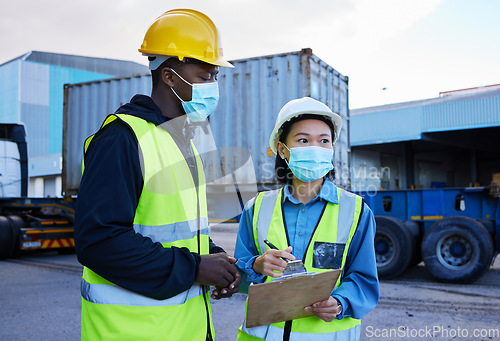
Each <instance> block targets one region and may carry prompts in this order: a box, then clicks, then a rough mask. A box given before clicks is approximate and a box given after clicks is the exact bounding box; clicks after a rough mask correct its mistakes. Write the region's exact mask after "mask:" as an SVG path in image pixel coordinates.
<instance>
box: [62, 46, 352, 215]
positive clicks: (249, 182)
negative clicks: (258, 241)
mask: <svg viewBox="0 0 500 341" xmlns="http://www.w3.org/2000/svg"><path fill="white" fill-rule="evenodd" d="M231 63H233V65H234V68H220V70H219V72H220V73H219V75H218V82H219V88H220V100H219V105H218V107H217V109H216V111H215V112H214V113H213V114H212V115H211V116H210V118H209V119H210V126H209V127H208V126H205V127H203V129H198V132H197V135H196V137H195V139H194V143H195V145H196V147H197V148H198V150H199V151H200V153H201V157H202V159H203V162H204V165H205V173H206V174H207V182H208V183H207V199H208V210H209V212H208V214H209V219H210V220H211V221H212V222H216V221H227V220H228V219H230V218H234V217H236V216H237V215H238V214H239V213H241V210H242V207H241V206H242V203H245V202H246V201H247V200H249V199H250V198H252V197H253V196H255V194H256V192H257V191H260V190H265V189H272V188H275V187H276V186H278V183H277V182H276V179H275V175H274V164H275V156H274V154H273V153H272V152H271V150H270V148H269V146H268V141H269V136H270V134H271V131H272V129H273V127H274V123H275V121H276V117H277V115H278V113H279V110H280V109H281V107H282V106H283V105H284V104H285V103H286V102H288V101H289V100H291V99H295V98H299V97H304V96H310V97H313V98H316V99H318V100H320V101H322V102H324V103H325V104H326V105H328V106H329V107H330V108H331V109H332V110H333V111H334V112H336V113H338V114H339V115H340V116H341V117H342V121H343V122H342V133H341V134H340V137H339V140H338V141H337V143H336V144H335V150H334V155H335V160H334V162H335V167H336V170H337V172H336V179H335V183H336V184H337V185H339V186H341V187H344V188H348V187H349V186H350V181H349V180H350V178H349V159H350V158H349V154H350V147H349V111H348V78H347V77H345V76H343V75H341V74H340V73H339V72H338V71H336V70H335V69H334V68H333V67H331V66H330V65H328V64H327V63H325V62H324V61H322V60H321V59H320V58H318V57H317V56H315V55H314V54H313V53H312V50H311V49H303V50H301V51H296V52H290V53H282V54H275V55H269V56H260V57H254V58H246V59H240V60H234V61H231ZM150 92H151V76H150V75H149V74H147V75H136V76H131V77H125V78H117V79H106V80H101V81H94V82H87V83H79V84H71V85H69V84H68V85H66V86H65V96H64V129H65V132H64V135H63V192H64V193H65V195H76V194H77V193H78V185H79V182H80V178H81V173H80V170H81V160H82V145H83V141H84V140H85V138H86V137H88V136H89V135H91V134H93V133H94V132H95V131H97V129H98V128H99V126H100V125H101V123H102V122H103V121H104V119H105V117H106V116H107V115H109V114H111V113H113V112H114V111H115V110H116V109H117V108H118V107H119V106H120V104H124V103H127V102H128V101H129V100H130V98H132V96H133V95H135V94H149V93H150ZM216 148H217V151H215V149H216ZM243 165H245V166H244V167H242V166H243ZM235 183H236V188H235ZM237 194H239V195H237Z"/></svg>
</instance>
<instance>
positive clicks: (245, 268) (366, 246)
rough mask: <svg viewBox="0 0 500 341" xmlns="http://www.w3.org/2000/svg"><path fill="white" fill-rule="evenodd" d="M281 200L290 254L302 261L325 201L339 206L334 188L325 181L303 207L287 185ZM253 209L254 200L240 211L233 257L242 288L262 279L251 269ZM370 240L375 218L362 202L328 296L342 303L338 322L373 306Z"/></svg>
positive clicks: (376, 294) (375, 296)
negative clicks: (338, 277) (337, 282)
mask: <svg viewBox="0 0 500 341" xmlns="http://www.w3.org/2000/svg"><path fill="white" fill-rule="evenodd" d="M282 200H283V209H284V216H285V224H286V228H287V232H288V237H289V240H290V244H291V246H292V248H293V249H292V254H293V255H294V256H295V258H296V259H302V258H303V257H304V254H305V252H306V249H307V245H308V244H309V240H310V239H311V237H312V233H313V231H314V228H315V227H316V225H317V223H318V221H319V218H320V216H321V212H322V211H323V208H324V206H325V204H326V202H331V203H333V204H337V205H338V204H339V201H338V197H337V186H335V185H334V184H333V183H332V182H331V181H330V180H329V179H326V180H325V182H324V183H323V186H322V187H321V190H320V192H319V193H318V195H317V196H316V198H314V199H313V200H311V201H310V202H308V203H307V204H304V203H301V202H299V201H298V200H297V199H295V198H294V197H293V196H292V195H291V194H290V191H289V189H288V186H285V187H284V195H283V197H282ZM253 206H254V200H250V201H249V202H248V203H247V204H246V205H245V209H244V210H243V213H242V217H241V220H240V226H239V230H238V238H237V240H236V249H235V254H234V256H235V258H236V259H237V260H238V261H237V263H236V265H237V266H238V268H239V269H240V270H241V272H242V277H243V281H244V283H245V284H246V285H248V284H249V283H250V282H254V283H262V282H263V281H264V280H265V276H264V275H261V274H258V273H256V272H255V271H254V270H253V263H254V261H255V258H257V257H258V256H259V253H258V252H257V248H256V246H255V239H254V235H253V225H252V220H253ZM374 237H375V219H374V217H373V213H372V211H371V210H370V208H369V207H368V206H367V205H366V204H365V203H363V212H362V214H361V218H360V220H359V224H358V228H357V230H356V233H355V234H354V237H353V239H352V242H351V245H350V247H349V252H348V254H347V258H346V263H345V266H344V271H343V274H342V281H341V283H340V286H339V287H338V288H336V289H335V290H334V292H333V293H332V296H333V297H334V298H336V299H337V300H338V301H339V302H340V303H341V304H342V314H341V315H339V316H338V317H337V318H338V319H341V318H343V317H345V316H349V317H354V318H356V319H361V318H362V317H364V316H365V315H366V314H367V313H368V312H369V311H370V310H372V309H373V308H374V307H375V306H376V305H377V302H378V299H379V285H378V277H377V265H376V261H375V249H374V243H373V241H374ZM270 242H271V243H272V242H273V241H272V240H271V241H270ZM245 287H246V286H245V285H243V283H242V286H241V289H242V290H244V289H245Z"/></svg>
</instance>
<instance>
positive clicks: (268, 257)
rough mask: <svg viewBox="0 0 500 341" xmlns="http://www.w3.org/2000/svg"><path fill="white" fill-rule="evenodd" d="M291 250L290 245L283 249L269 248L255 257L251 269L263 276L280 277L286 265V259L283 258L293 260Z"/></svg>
mask: <svg viewBox="0 0 500 341" xmlns="http://www.w3.org/2000/svg"><path fill="white" fill-rule="evenodd" d="M291 252H292V247H291V246H289V247H287V248H286V249H285V250H274V249H269V250H267V251H266V252H265V253H264V254H263V255H261V256H259V257H257V258H256V259H255V261H254V263H253V270H254V271H255V272H257V273H260V274H263V275H265V276H269V277H273V278H276V277H281V276H282V275H283V270H285V267H286V261H284V260H283V258H285V259H288V260H295V256H294V255H292V254H291ZM274 271H278V272H274Z"/></svg>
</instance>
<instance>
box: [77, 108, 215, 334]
mask: <svg viewBox="0 0 500 341" xmlns="http://www.w3.org/2000/svg"><path fill="white" fill-rule="evenodd" d="M116 119H120V120H122V121H123V122H124V123H125V124H127V125H129V126H130V127H131V128H132V130H133V132H134V134H135V136H136V138H137V141H138V148H139V150H138V153H139V155H140V158H141V159H140V161H141V169H142V172H143V178H144V186H143V188H142V191H141V196H140V198H139V202H138V205H137V209H136V212H135V216H134V222H133V228H134V231H135V232H136V233H139V234H141V235H143V236H145V237H148V238H150V239H151V240H152V241H153V242H159V243H161V244H162V245H163V247H172V246H175V247H187V248H188V249H189V250H190V251H191V252H197V253H200V254H208V253H209V227H208V215H207V208H206V187H205V175H204V172H203V164H202V161H201V158H200V157H199V155H198V152H197V151H196V148H195V147H194V145H193V144H192V143H191V145H192V148H193V154H194V156H195V160H196V163H197V168H198V183H199V186H198V188H196V187H195V185H194V181H193V178H192V176H191V171H190V170H189V167H188V165H187V162H186V161H185V160H184V156H183V155H182V153H181V151H180V150H179V148H178V147H177V144H176V143H175V141H174V140H173V139H172V137H171V136H170V134H169V133H168V132H167V131H166V130H165V129H163V127H161V126H158V127H157V126H155V125H154V124H153V123H150V122H147V121H145V120H143V119H141V118H138V117H135V116H131V115H123V114H115V115H110V116H108V117H107V118H106V120H105V121H104V123H103V125H102V127H104V126H105V125H106V124H109V123H111V122H113V121H114V120H116ZM102 127H101V129H102ZM92 138H93V136H91V137H89V138H88V139H87V140H86V141H85V152H86V151H87V148H88V147H89V146H90V143H91V141H92ZM81 293H82V340H97V339H106V340H108V339H116V340H129V339H130V340H133V339H143V340H148V339H161V338H164V337H165V335H168V338H169V339H172V340H177V339H179V340H181V339H189V338H190V337H195V338H198V339H203V340H204V339H205V338H206V332H207V314H208V316H209V323H210V325H211V330H213V326H212V321H211V316H210V315H211V314H210V307H208V311H207V309H206V307H205V300H206V301H207V304H209V303H208V301H209V297H208V295H209V292H208V290H205V289H204V288H203V287H202V286H200V285H198V284H194V285H193V286H191V288H189V289H188V290H186V291H184V292H182V293H179V294H178V295H176V296H174V297H171V298H169V299H165V300H156V299H152V298H149V297H146V296H143V295H140V294H136V293H134V292H132V291H129V290H126V289H124V288H121V287H119V286H117V285H115V284H113V283H111V282H109V281H107V280H106V279H104V278H102V277H101V276H99V275H98V274H96V273H95V272H93V271H92V270H90V269H88V268H86V267H84V272H83V279H82V284H81ZM195 327H196V330H194V328H195Z"/></svg>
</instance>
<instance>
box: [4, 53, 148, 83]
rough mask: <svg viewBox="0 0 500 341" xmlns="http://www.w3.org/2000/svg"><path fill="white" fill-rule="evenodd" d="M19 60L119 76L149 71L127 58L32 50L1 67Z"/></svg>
mask: <svg viewBox="0 0 500 341" xmlns="http://www.w3.org/2000/svg"><path fill="white" fill-rule="evenodd" d="M17 60H23V61H30V62H35V63H41V64H49V65H57V66H63V67H67V68H72V69H78V70H85V71H91V72H96V73H103V74H108V75H114V76H117V77H122V76H129V75H132V74H138V73H145V72H148V67H147V66H145V65H142V64H139V63H135V62H131V61H126V60H119V59H108V58H95V57H84V56H76V55H69V54H61V53H52V52H41V51H30V52H28V53H25V54H23V55H21V56H19V57H16V58H14V59H11V60H9V61H7V62H5V63H3V64H1V65H0V67H2V66H3V65H5V64H8V63H11V62H14V61H17Z"/></svg>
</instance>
